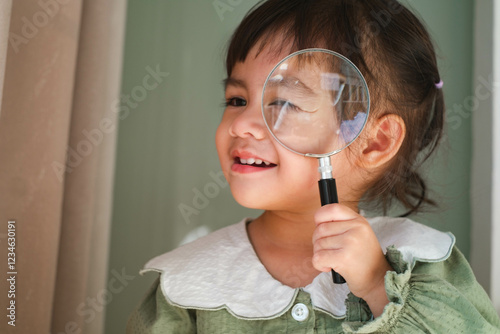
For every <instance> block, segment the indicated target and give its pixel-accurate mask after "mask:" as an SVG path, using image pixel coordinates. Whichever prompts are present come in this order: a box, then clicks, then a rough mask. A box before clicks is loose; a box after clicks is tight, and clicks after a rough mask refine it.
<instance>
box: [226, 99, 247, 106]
mask: <svg viewBox="0 0 500 334" xmlns="http://www.w3.org/2000/svg"><path fill="white" fill-rule="evenodd" d="M224 105H225V106H226V107H245V106H246V105H247V101H246V100H245V99H242V98H241V97H231V98H229V99H226V101H225V103H224Z"/></svg>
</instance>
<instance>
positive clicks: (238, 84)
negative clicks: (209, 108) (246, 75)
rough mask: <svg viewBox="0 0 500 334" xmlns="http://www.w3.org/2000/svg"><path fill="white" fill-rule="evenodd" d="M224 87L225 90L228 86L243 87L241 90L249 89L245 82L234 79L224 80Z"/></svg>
mask: <svg viewBox="0 0 500 334" xmlns="http://www.w3.org/2000/svg"><path fill="white" fill-rule="evenodd" d="M222 85H223V86H224V89H226V88H227V87H228V86H234V87H241V88H246V87H247V85H246V84H245V82H244V81H243V80H240V79H235V78H232V77H229V78H226V79H224V80H222Z"/></svg>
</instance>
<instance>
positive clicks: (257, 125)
mask: <svg viewBox="0 0 500 334" xmlns="http://www.w3.org/2000/svg"><path fill="white" fill-rule="evenodd" d="M229 134H230V135H231V136H233V137H241V138H247V137H254V138H255V139H257V140H260V139H263V138H265V137H266V135H267V128H266V124H265V123H264V117H263V116H262V112H261V106H260V103H249V104H248V105H247V106H246V107H245V108H244V110H242V111H241V112H240V113H239V114H238V115H237V116H236V117H235V118H234V119H233V122H232V123H231V126H230V127H229Z"/></svg>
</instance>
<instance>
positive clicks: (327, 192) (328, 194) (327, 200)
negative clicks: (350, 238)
mask: <svg viewBox="0 0 500 334" xmlns="http://www.w3.org/2000/svg"><path fill="white" fill-rule="evenodd" d="M318 185H319V195H320V197H321V206H325V205H327V204H332V203H338V202H339V198H338V197H337V186H336V184H335V179H321V180H319V181H318ZM332 278H333V283H335V284H343V283H345V279H344V277H342V276H341V275H340V274H338V273H337V272H335V270H333V269H332Z"/></svg>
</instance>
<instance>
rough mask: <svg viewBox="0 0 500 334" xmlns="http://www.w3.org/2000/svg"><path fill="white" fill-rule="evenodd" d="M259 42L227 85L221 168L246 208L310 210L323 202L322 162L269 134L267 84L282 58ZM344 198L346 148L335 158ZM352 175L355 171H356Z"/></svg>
mask: <svg viewBox="0 0 500 334" xmlns="http://www.w3.org/2000/svg"><path fill="white" fill-rule="evenodd" d="M287 55H288V52H287V53H282V54H280V55H278V56H275V55H273V54H271V53H269V48H267V47H266V48H264V49H263V50H262V52H261V53H259V55H258V56H257V57H256V48H255V47H254V48H253V49H252V50H251V51H250V53H249V55H248V56H247V58H246V60H245V62H243V63H241V62H240V63H237V64H236V65H235V67H234V68H233V71H232V74H231V77H230V78H228V81H227V85H226V93H225V98H226V102H227V103H228V106H227V107H226V109H225V111H224V115H223V117H222V121H221V123H220V125H219V127H218V129H217V134H216V145H217V151H218V154H219V159H220V163H221V166H222V171H223V172H224V175H225V176H226V178H227V181H228V182H229V185H230V187H231V191H232V193H233V196H234V198H235V199H236V201H237V202H238V203H240V204H241V205H243V206H245V207H249V208H256V209H263V210H284V211H292V212H298V213H309V212H312V211H314V210H316V209H317V208H318V207H319V206H320V200H319V192H318V185H317V181H318V179H319V173H318V161H317V159H315V158H308V157H303V156H301V155H298V154H296V153H293V152H290V151H288V150H287V149H285V148H284V147H282V146H281V145H280V144H279V143H278V142H276V141H275V140H274V138H273V137H272V136H271V135H270V133H269V131H268V129H267V127H266V125H265V123H264V119H263V117H262V112H261V100H262V89H263V86H264V83H265V80H266V78H267V76H268V74H269V72H270V71H271V70H272V69H273V67H274V66H275V65H276V63H278V62H279V61H280V60H281V59H282V58H284V57H285V56H287ZM332 165H333V168H334V172H333V173H334V177H335V178H336V181H337V186H338V189H339V197H340V199H341V200H342V199H348V200H353V196H352V194H350V193H348V191H349V189H351V187H349V186H347V181H348V180H349V182H350V181H351V180H350V178H347V177H346V176H347V174H348V171H351V172H352V168H353V166H352V165H351V164H350V162H349V159H346V157H345V153H344V152H341V153H339V154H337V155H335V156H333V158H332ZM351 175H352V174H351Z"/></svg>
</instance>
